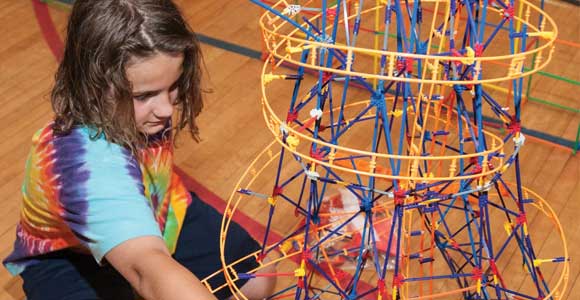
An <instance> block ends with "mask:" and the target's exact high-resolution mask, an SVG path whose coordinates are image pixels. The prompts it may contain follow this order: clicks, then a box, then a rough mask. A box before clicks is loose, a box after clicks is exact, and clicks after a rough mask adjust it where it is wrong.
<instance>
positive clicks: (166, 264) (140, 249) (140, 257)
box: [105, 236, 216, 300]
mask: <svg viewBox="0 0 580 300" xmlns="http://www.w3.org/2000/svg"><path fill="white" fill-rule="evenodd" d="M105 258H106V259H107V261H108V262H109V263H110V264H111V265H112V266H113V267H114V268H115V269H117V271H119V273H121V275H123V277H125V278H126V279H127V280H128V281H129V283H131V285H132V286H133V288H134V289H135V290H137V292H138V293H139V295H141V297H143V298H145V299H154V300H181V299H183V300H206V299H207V300H209V299H211V300H215V299H216V298H215V297H214V296H213V295H212V294H211V293H210V292H209V291H208V290H207V289H206V288H205V286H204V285H203V284H201V282H200V281H199V279H197V277H195V276H194V275H193V274H192V273H191V272H189V270H187V269H186V268H185V267H183V266H182V265H180V264H179V263H178V262H177V261H175V260H174V259H173V258H172V257H171V255H170V254H169V251H168V250H167V247H166V246H165V243H164V242H163V240H162V239H161V238H159V237H155V236H144V237H138V238H134V239H130V240H127V241H125V242H123V243H121V244H120V245H118V246H116V247H115V248H113V249H112V250H111V251H109V252H108V253H107V254H106V255H105Z"/></svg>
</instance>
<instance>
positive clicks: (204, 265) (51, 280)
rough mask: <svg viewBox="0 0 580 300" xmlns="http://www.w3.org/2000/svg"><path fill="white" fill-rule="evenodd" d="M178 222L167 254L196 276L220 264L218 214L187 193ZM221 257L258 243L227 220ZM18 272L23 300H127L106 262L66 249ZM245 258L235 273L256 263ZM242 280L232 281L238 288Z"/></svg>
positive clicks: (236, 255) (223, 294) (222, 294)
mask: <svg viewBox="0 0 580 300" xmlns="http://www.w3.org/2000/svg"><path fill="white" fill-rule="evenodd" d="M192 198H193V202H192V204H191V205H190V207H189V208H188V209H187V213H186V216H185V220H184V224H183V227H182V230H181V233H180V235H179V239H178V241H177V248H176V250H175V254H174V255H173V257H174V258H175V259H176V260H177V261H178V262H179V263H180V264H182V265H183V266H185V267H186V268H188V269H189V270H190V271H191V272H192V273H193V274H195V275H196V276H197V277H198V278H199V279H200V280H201V279H203V278H205V277H207V276H208V275H211V274H213V273H214V272H215V271H217V270H218V269H220V268H221V266H222V264H221V260H220V253H219V238H220V234H219V232H220V226H221V221H222V215H221V214H220V213H219V212H217V211H216V210H215V209H214V208H213V207H211V206H209V205H207V204H206V203H204V202H203V201H201V200H199V198H198V197H197V196H196V195H195V194H193V193H192ZM226 246H227V249H226V253H225V258H226V261H227V262H228V263H231V262H234V261H236V260H238V259H240V258H242V257H244V256H246V255H247V254H249V253H251V252H254V251H256V250H258V249H259V245H258V243H257V242H256V241H254V240H253V239H252V238H251V237H250V236H249V235H248V233H247V232H246V231H245V230H244V229H243V228H242V227H241V226H239V225H238V224H235V223H232V225H230V229H229V231H228V238H227V241H226ZM37 259H38V260H39V263H37V264H35V265H32V266H29V267H27V268H26V270H25V271H24V272H23V273H22V274H21V276H22V278H23V280H24V284H23V288H24V292H25V293H26V296H27V300H53V299H54V300H109V299H110V300H113V299H114V300H129V299H134V298H135V296H134V293H133V290H132V289H131V286H130V285H129V283H128V282H127V281H126V280H125V279H124V278H123V277H122V276H121V275H120V274H119V273H118V272H117V271H116V270H115V269H114V268H112V267H111V266H110V265H104V266H99V265H97V263H96V262H95V260H94V258H93V257H92V256H89V255H83V254H78V253H75V252H72V251H69V250H64V251H58V252H55V253H51V254H48V255H44V256H41V257H38V258H37ZM257 266H258V264H257V262H256V261H255V260H254V259H252V258H250V259H248V260H246V261H243V262H242V263H241V264H238V265H236V271H238V272H247V271H250V270H251V269H253V268H255V267H257ZM224 282H225V278H224V276H223V274H220V276H217V277H216V278H212V279H211V280H210V281H209V284H210V285H211V286H212V287H214V288H215V287H218V286H220V285H222V284H223V283H224ZM245 283H246V281H243V280H241V281H238V282H236V284H237V285H238V286H242V285H243V284H245ZM229 296H231V292H230V290H229V288H227V287H226V288H224V289H222V290H220V291H218V292H217V293H216V297H217V298H218V299H226V298H228V297H229Z"/></svg>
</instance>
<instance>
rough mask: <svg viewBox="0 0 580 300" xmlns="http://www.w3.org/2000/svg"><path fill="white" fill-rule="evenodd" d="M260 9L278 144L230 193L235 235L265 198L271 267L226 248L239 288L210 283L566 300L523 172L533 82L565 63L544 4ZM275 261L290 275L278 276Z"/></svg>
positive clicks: (444, 2)
mask: <svg viewBox="0 0 580 300" xmlns="http://www.w3.org/2000/svg"><path fill="white" fill-rule="evenodd" d="M251 2H253V3H254V4H256V5H259V6H260V7H261V8H263V10H264V13H263V15H262V16H261V18H260V26H261V29H262V35H263V39H264V42H265V50H266V53H267V58H266V59H265V64H264V66H263V70H262V92H263V96H262V99H261V104H262V111H263V114H264V118H265V120H266V123H267V126H268V128H269V130H270V131H271V132H272V134H273V136H274V139H275V140H274V142H272V144H270V145H269V146H268V147H267V148H266V149H264V151H263V152H262V153H261V154H260V155H259V156H258V157H257V158H256V160H255V161H254V162H253V163H252V165H251V166H250V167H249V168H248V170H247V172H246V173H245V175H244V176H243V178H241V179H240V181H239V183H238V186H237V187H236V190H235V191H234V193H233V194H232V196H231V198H230V199H229V202H228V206H227V210H226V214H225V215H224V220H223V224H222V239H221V246H222V249H224V245H225V243H226V242H227V235H228V228H229V226H230V224H231V221H232V219H233V216H235V214H236V213H237V212H238V211H241V210H243V209H244V208H252V209H254V210H257V209H258V210H259V209H261V211H263V212H264V213H263V214H262V215H260V216H256V221H258V222H260V223H261V224H263V226H264V228H265V229H264V230H263V234H262V236H261V237H260V238H261V244H262V249H261V250H260V251H258V252H256V253H253V254H251V255H250V257H252V258H253V259H256V260H257V261H258V262H259V264H260V267H258V268H257V269H256V270H253V271H252V272H249V273H240V272H239V271H237V270H236V263H237V262H234V263H228V262H226V261H225V259H223V258H222V260H223V263H224V273H225V276H226V279H227V281H228V282H227V284H226V285H224V286H221V287H211V286H209V285H208V288H210V289H211V290H217V289H220V288H230V289H232V290H233V291H234V292H236V293H237V294H236V296H235V297H236V298H238V299H246V297H245V296H244V295H243V294H239V289H238V288H237V287H236V286H235V284H234V283H235V282H236V281H237V280H239V279H244V278H252V277H258V276H276V277H277V279H278V284H277V290H276V292H275V293H274V294H273V295H272V296H271V297H270V299H283V298H290V299H296V300H298V299H312V300H313V299H349V300H354V299H379V300H380V299H393V300H394V299H559V298H561V297H562V295H563V293H564V291H565V289H566V284H567V274H568V271H569V262H568V261H569V258H568V250H567V248H566V242H565V238H564V233H563V230H562V228H561V226H560V223H559V221H558V219H557V217H556V215H555V214H554V212H553V211H552V210H551V208H550V206H549V205H548V203H547V202H546V201H545V200H543V199H542V198H541V197H540V196H539V195H537V194H536V193H534V192H533V191H531V190H529V189H527V188H525V187H524V186H522V177H521V174H520V173H521V172H520V167H521V166H522V164H523V163H525V162H522V161H520V151H521V149H522V148H523V147H524V145H525V136H524V135H523V134H522V133H521V122H522V120H521V118H520V116H521V104H522V88H523V85H524V83H523V79H524V77H525V76H528V75H530V74H532V73H534V72H537V71H538V70H540V69H542V68H544V67H545V66H546V65H547V64H548V62H549V60H550V58H551V56H552V53H553V50H554V46H553V42H554V40H555V38H556V35H557V28H556V26H555V24H554V21H553V20H552V19H551V18H550V17H549V16H548V15H546V14H545V13H544V12H543V11H542V9H540V8H538V7H537V6H535V5H533V4H532V3H530V2H528V1H525V0H518V1H514V0H510V1H509V2H506V0H376V1H368V0H367V1H364V0H357V1H355V0H352V1H350V0H338V1H332V2H330V1H325V0H322V1H318V0H317V1H295V2H293V3H289V1H285V0H281V1H278V2H276V3H265V2H261V1H259V0H251ZM490 84H503V85H504V86H506V87H508V88H509V89H510V91H511V93H510V96H509V101H505V103H503V101H500V100H499V99H498V98H497V97H496V96H495V94H494V93H493V91H488V90H487V89H486V87H487V86H489V85H490ZM288 104H289V105H288ZM489 118H495V119H499V120H501V122H502V124H503V127H502V128H500V129H499V130H498V129H494V128H490V126H489V123H488V122H487V121H486V120H488V119H489ZM532 220H533V222H532ZM535 237H538V238H539V239H541V240H542V241H544V240H548V241H549V243H550V244H551V245H550V247H543V246H542V245H540V246H538V245H536V244H534V242H533V241H534V238H535ZM222 256H223V255H222ZM269 264H276V265H277V273H275V274H266V273H263V272H261V269H263V268H264V267H265V266H267V265H269ZM203 282H204V283H206V284H207V282H206V281H205V280H204V281H203Z"/></svg>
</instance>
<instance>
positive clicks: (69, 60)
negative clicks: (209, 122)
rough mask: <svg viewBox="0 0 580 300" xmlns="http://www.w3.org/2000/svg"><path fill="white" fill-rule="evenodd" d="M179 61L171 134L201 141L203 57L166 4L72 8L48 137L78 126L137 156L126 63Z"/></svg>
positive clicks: (104, 1)
mask: <svg viewBox="0 0 580 300" xmlns="http://www.w3.org/2000/svg"><path fill="white" fill-rule="evenodd" d="M159 52H162V53H170V54H176V53H182V54H183V56H184V61H183V74H182V75H181V77H180V79H179V82H178V85H179V86H178V90H179V92H178V93H179V94H178V98H177V103H176V105H177V111H178V113H177V116H176V118H175V120H174V122H173V126H174V127H175V129H176V130H175V134H177V133H179V131H181V130H182V129H184V128H186V127H187V129H188V131H189V132H190V133H191V135H192V137H193V138H194V139H195V140H196V141H199V136H198V133H199V130H198V128H197V125H196V122H195V118H196V116H197V115H198V114H199V113H200V111H201V109H202V107H203V102H202V88H201V64H202V58H201V51H200V47H199V43H198V41H197V38H196V36H195V34H194V33H193V31H192V30H191V29H190V27H189V26H188V25H187V23H186V22H185V20H184V19H183V17H182V15H181V13H180V11H179V9H178V8H177V7H176V6H175V4H174V3H173V2H172V1H171V0H98V1H95V0H76V1H75V4H74V6H73V9H72V13H71V16H70V18H69V22H68V27H67V38H66V47H65V51H64V57H63V60H62V62H61V63H60V66H59V68H58V71H57V73H56V76H55V86H54V88H53V90H52V94H51V102H52V107H53V110H54V112H55V114H56V116H55V122H54V125H53V130H54V132H55V134H57V135H65V134H68V133H69V132H70V131H71V129H72V128H73V127H75V126H78V125H83V126H89V127H92V128H94V129H96V130H97V132H98V133H103V134H104V135H105V137H106V138H107V140H109V141H111V142H114V143H117V144H120V145H123V146H125V147H128V148H130V149H132V150H135V148H136V147H139V146H141V145H144V143H145V140H146V138H147V137H145V136H143V135H142V134H140V133H139V132H138V130H137V127H136V124H135V116H134V108H133V100H132V98H133V95H132V87H131V83H130V82H129V80H128V79H127V77H126V68H127V67H128V64H129V61H130V60H131V59H132V58H147V57H151V56H153V55H155V54H156V53H159Z"/></svg>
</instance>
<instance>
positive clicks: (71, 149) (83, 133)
mask: <svg viewBox="0 0 580 300" xmlns="http://www.w3.org/2000/svg"><path fill="white" fill-rule="evenodd" d="M52 125H53V123H48V124H47V125H45V126H44V127H43V128H41V129H39V130H38V131H37V132H36V133H35V134H34V135H33V137H32V151H33V152H36V153H47V154H48V153H52V155H53V156H58V158H59V159H61V160H70V159H75V160H76V159H78V158H79V157H83V158H84V159H95V160H110V159H112V158H114V157H119V158H120V159H122V160H125V161H126V160H133V159H132V154H131V152H130V151H129V150H127V149H126V148H125V147H122V146H120V145H118V144H115V143H110V142H109V141H107V139H106V138H105V136H104V134H103V133H101V132H99V131H97V130H96V129H93V128H90V127H88V126H75V127H74V128H72V129H71V131H70V132H68V133H67V134H56V133H55V132H54V130H53V126H52Z"/></svg>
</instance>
